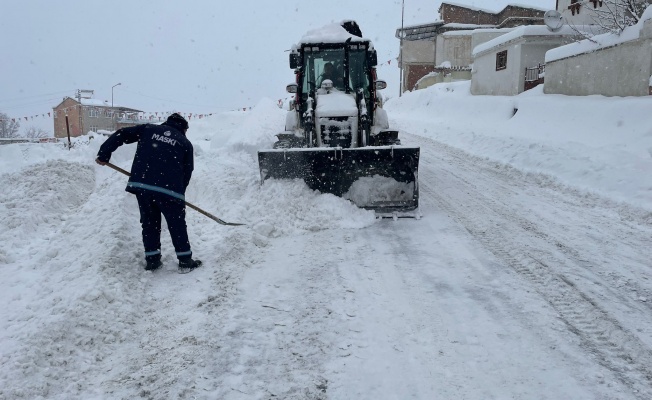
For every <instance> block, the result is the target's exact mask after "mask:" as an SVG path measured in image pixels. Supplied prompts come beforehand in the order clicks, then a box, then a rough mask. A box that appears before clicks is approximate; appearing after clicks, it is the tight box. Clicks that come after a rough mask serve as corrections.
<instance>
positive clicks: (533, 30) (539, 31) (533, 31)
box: [473, 25, 582, 56]
mask: <svg viewBox="0 0 652 400" xmlns="http://www.w3.org/2000/svg"><path fill="white" fill-rule="evenodd" d="M581 28H582V27H581V26H580V27H577V26H576V27H570V26H568V25H566V26H563V27H562V28H561V29H560V30H559V31H557V32H552V31H550V29H548V27H546V26H544V25H526V26H521V27H518V28H516V29H514V30H513V31H511V32H508V33H506V34H504V35H500V36H498V37H497V38H495V39H492V40H490V41H488V42H485V43H482V44H480V45H478V46H476V47H475V48H474V49H473V55H474V56H477V55H478V54H480V53H483V52H485V51H487V50H490V49H493V48H495V47H498V46H501V45H503V44H505V43H508V42H511V41H513V40H517V39H521V38H527V37H529V36H549V37H551V38H552V37H560V36H577V35H579V34H578V32H577V29H580V30H581Z"/></svg>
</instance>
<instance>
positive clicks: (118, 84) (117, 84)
mask: <svg viewBox="0 0 652 400" xmlns="http://www.w3.org/2000/svg"><path fill="white" fill-rule="evenodd" d="M120 85H122V83H116V84H115V85H113V86H111V108H113V88H114V87H116V86H120Z"/></svg>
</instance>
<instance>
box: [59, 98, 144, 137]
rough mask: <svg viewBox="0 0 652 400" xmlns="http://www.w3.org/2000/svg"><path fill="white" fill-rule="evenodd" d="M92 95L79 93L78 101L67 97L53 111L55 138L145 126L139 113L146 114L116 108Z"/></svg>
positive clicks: (131, 109) (124, 108)
mask: <svg viewBox="0 0 652 400" xmlns="http://www.w3.org/2000/svg"><path fill="white" fill-rule="evenodd" d="M92 95H93V91H78V92H77V97H76V98H72V97H64V98H63V100H62V101H61V103H59V104H58V105H57V106H55V107H53V108H52V111H53V113H54V137H55V138H65V137H67V136H68V130H69V131H70V137H77V136H81V135H84V134H87V133H88V132H97V131H98V130H104V131H115V130H117V129H120V128H124V127H127V126H134V125H138V124H142V123H143V122H144V121H142V120H140V119H139V118H138V113H141V112H142V111H140V110H136V109H134V108H129V107H123V106H117V105H112V104H111V103H109V102H108V101H105V100H99V99H94V98H92V97H91V96H92ZM66 117H67V118H66ZM66 119H67V121H66Z"/></svg>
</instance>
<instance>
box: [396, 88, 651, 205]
mask: <svg viewBox="0 0 652 400" xmlns="http://www.w3.org/2000/svg"><path fill="white" fill-rule="evenodd" d="M469 88H470V83H469V82H456V83H451V84H437V85H434V86H432V87H429V88H427V89H424V90H419V91H416V92H413V93H406V94H404V95H403V96H402V97H399V98H394V99H392V100H390V101H388V102H387V105H386V108H387V110H388V113H389V116H390V119H391V120H393V121H392V122H393V124H394V125H395V126H398V127H399V128H400V129H402V130H404V131H407V132H410V133H413V134H416V135H421V136H424V137H428V138H432V139H435V140H437V141H441V142H443V143H446V144H449V145H451V146H454V147H458V148H461V149H464V150H466V151H468V152H469V153H472V154H474V155H478V156H481V157H487V158H491V159H494V160H497V161H501V162H504V163H507V164H510V165H512V166H514V167H517V168H519V169H522V170H525V171H529V172H533V173H544V174H548V175H552V176H555V177H557V178H558V179H559V180H561V182H563V183H565V184H569V185H572V186H575V187H579V188H582V189H584V190H588V191H594V192H599V193H602V194H603V195H608V196H610V197H612V198H614V199H616V200H619V201H626V202H630V203H633V204H635V205H638V206H642V207H646V208H649V209H652V183H651V181H650V178H649V171H652V125H650V122H649V110H650V105H651V101H652V98H649V97H625V98H613V97H603V96H586V97H574V96H562V95H545V94H543V91H542V87H541V86H539V87H537V88H535V89H532V90H530V91H527V92H524V93H522V94H521V95H519V96H513V97H510V96H472V95H471V94H470V91H469ZM404 143H406V144H409V142H406V141H405V140H404Z"/></svg>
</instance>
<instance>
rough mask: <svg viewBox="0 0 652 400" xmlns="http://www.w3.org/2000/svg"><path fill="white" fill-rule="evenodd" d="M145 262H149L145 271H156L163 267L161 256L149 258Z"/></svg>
mask: <svg viewBox="0 0 652 400" xmlns="http://www.w3.org/2000/svg"><path fill="white" fill-rule="evenodd" d="M145 260H146V261H147V265H145V271H154V270H155V269H159V268H160V267H161V265H163V262H162V261H161V256H160V255H159V256H158V257H147V258H145Z"/></svg>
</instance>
